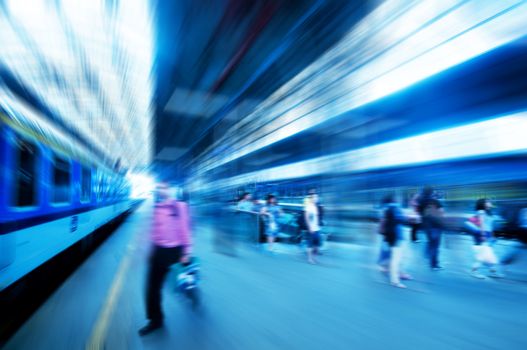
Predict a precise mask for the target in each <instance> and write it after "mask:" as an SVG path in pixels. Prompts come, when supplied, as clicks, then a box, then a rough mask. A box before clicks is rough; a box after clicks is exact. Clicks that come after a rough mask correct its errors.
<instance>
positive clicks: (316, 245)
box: [313, 232, 322, 255]
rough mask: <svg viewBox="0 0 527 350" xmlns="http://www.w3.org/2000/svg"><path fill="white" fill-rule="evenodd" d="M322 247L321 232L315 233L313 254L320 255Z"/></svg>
mask: <svg viewBox="0 0 527 350" xmlns="http://www.w3.org/2000/svg"><path fill="white" fill-rule="evenodd" d="M321 245H322V241H321V237H320V232H314V233H313V252H314V253H315V254H317V255H318V254H320V246H321Z"/></svg>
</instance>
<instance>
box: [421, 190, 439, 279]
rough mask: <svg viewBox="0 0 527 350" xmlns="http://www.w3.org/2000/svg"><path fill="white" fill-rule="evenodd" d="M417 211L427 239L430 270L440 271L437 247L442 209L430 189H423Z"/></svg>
mask: <svg viewBox="0 0 527 350" xmlns="http://www.w3.org/2000/svg"><path fill="white" fill-rule="evenodd" d="M418 211H419V214H420V215H421V217H422V227H423V229H424V230H425V232H426V237H427V239H428V242H427V246H426V256H427V257H428V259H429V260H430V268H431V269H432V270H434V271H438V270H442V269H443V267H442V266H441V265H440V264H439V247H440V245H441V235H442V231H443V219H444V209H443V205H442V204H441V202H440V201H439V200H438V199H437V197H436V196H435V193H434V190H433V189H432V188H431V187H425V188H424V189H423V192H422V194H421V196H420V198H419V205H418Z"/></svg>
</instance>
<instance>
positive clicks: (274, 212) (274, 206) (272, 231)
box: [260, 194, 283, 251]
mask: <svg viewBox="0 0 527 350" xmlns="http://www.w3.org/2000/svg"><path fill="white" fill-rule="evenodd" d="M282 214H283V211H282V209H281V208H280V206H279V205H278V202H277V200H276V196H275V195H272V194H269V195H267V198H266V204H265V206H264V207H262V209H261V210H260V215H261V217H262V218H263V222H264V225H265V236H266V237H267V243H268V249H269V251H273V250H274V241H275V239H276V237H277V236H278V232H279V226H278V219H279V217H280V216H281V215H282Z"/></svg>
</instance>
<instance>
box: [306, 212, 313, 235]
mask: <svg viewBox="0 0 527 350" xmlns="http://www.w3.org/2000/svg"><path fill="white" fill-rule="evenodd" d="M304 221H305V223H306V227H307V230H308V231H309V233H313V230H312V229H311V221H310V220H309V211H308V210H307V208H304Z"/></svg>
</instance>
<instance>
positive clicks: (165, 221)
mask: <svg viewBox="0 0 527 350" xmlns="http://www.w3.org/2000/svg"><path fill="white" fill-rule="evenodd" d="M150 238H151V239H152V242H153V243H154V244H155V245H157V246H160V247H164V248H173V247H177V246H183V247H184V253H185V254H190V252H191V246H192V241H191V237H190V217H189V210H188V205H187V203H185V202H178V201H175V200H170V199H169V200H166V201H164V202H160V203H156V204H155V206H154V216H153V220H152V226H151V230H150Z"/></svg>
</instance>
